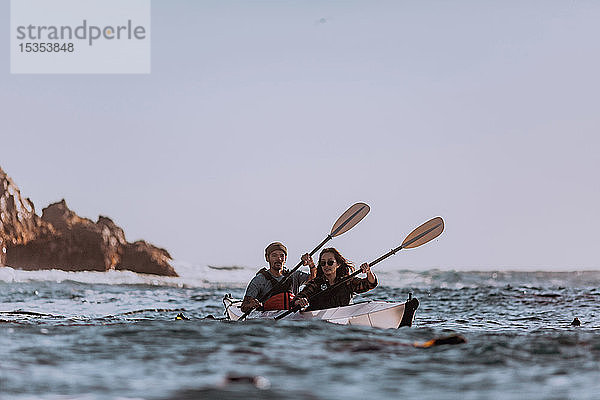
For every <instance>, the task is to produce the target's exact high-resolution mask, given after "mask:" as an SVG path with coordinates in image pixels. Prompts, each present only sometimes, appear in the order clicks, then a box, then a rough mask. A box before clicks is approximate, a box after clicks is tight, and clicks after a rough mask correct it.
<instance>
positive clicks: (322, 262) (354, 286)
mask: <svg viewBox="0 0 600 400" xmlns="http://www.w3.org/2000/svg"><path fill="white" fill-rule="evenodd" d="M360 269H361V270H362V272H364V273H366V274H367V276H366V277H365V278H357V277H353V278H351V279H350V280H349V281H348V282H346V284H344V285H340V286H338V287H337V288H335V289H333V290H332V291H329V292H327V293H325V294H324V295H318V293H320V292H321V291H323V290H325V289H327V288H328V287H330V286H333V285H334V284H335V283H337V282H339V281H341V280H343V279H345V278H346V277H347V276H348V275H350V274H351V273H352V272H353V271H354V267H353V265H352V263H351V262H350V261H348V260H346V259H345V258H344V256H342V255H341V254H340V252H339V251H338V250H337V249H335V248H333V247H330V248H327V249H324V250H323V251H321V254H320V255H319V265H318V266H317V276H316V277H315V278H314V279H312V280H310V281H308V282H307V283H306V286H305V287H304V289H302V291H300V293H298V294H297V295H296V298H295V299H294V305H296V306H301V307H306V306H308V305H309V307H308V310H322V309H325V308H332V307H341V306H347V305H348V304H350V300H351V299H352V295H353V294H355V293H364V292H367V291H369V290H371V289H373V288H374V287H376V286H377V277H376V276H375V275H374V274H373V273H372V272H371V267H369V264H367V263H364V264H362V265H361V266H360ZM308 299H310V303H309V300H308Z"/></svg>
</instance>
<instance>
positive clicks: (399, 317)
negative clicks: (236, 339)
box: [223, 295, 419, 329]
mask: <svg viewBox="0 0 600 400" xmlns="http://www.w3.org/2000/svg"><path fill="white" fill-rule="evenodd" d="M223 304H224V306H225V314H226V315H227V317H228V318H229V319H230V320H232V321H237V320H238V319H239V318H240V317H241V316H242V315H243V314H244V313H243V312H242V310H240V305H241V304H242V302H241V300H239V299H233V298H231V297H230V296H229V295H226V296H225V297H224V298H223ZM418 306H419V301H418V300H417V299H409V300H408V301H406V302H405V303H400V302H391V301H367V302H363V303H356V304H350V305H348V306H344V307H335V308H328V309H325V310H316V311H301V312H295V313H292V314H290V315H287V316H286V317H284V318H283V319H285V320H296V321H298V320H299V321H307V320H321V321H327V322H332V323H334V324H340V325H360V326H371V327H374V328H382V329H389V328H399V327H401V326H411V325H412V323H413V320H414V316H415V311H416V310H417V307H418ZM283 312H284V311H283V310H278V311H253V312H251V313H250V315H248V317H247V318H248V319H274V318H275V317H276V316H278V315H280V314H281V313H283Z"/></svg>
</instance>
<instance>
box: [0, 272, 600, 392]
mask: <svg viewBox="0 0 600 400" xmlns="http://www.w3.org/2000/svg"><path fill="white" fill-rule="evenodd" d="M176 269H177V270H178V271H179V272H180V274H181V275H182V277H181V278H161V277H153V276H146V275H137V274H134V273H130V272H109V273H93V272H83V273H69V272H63V271H34V272H26V271H19V270H13V269H11V268H0V399H3V400H4V399H281V398H285V399H367V398H368V399H391V398H413V399H436V400H437V399H598V398H600V379H599V378H600V363H599V361H600V335H599V332H600V331H599V329H600V312H599V311H600V308H599V306H598V303H599V301H600V290H599V286H600V272H502V271H485V272H459V271H441V270H429V271H407V270H393V269H385V270H384V269H382V270H381V271H376V272H377V274H378V276H379V280H380V286H379V287H378V288H376V289H375V290H373V291H371V292H369V293H368V294H367V295H365V296H362V297H363V298H372V299H381V300H404V299H406V298H407V296H408V293H409V292H410V293H412V294H413V296H415V297H417V298H418V299H419V300H420V307H419V309H418V310H417V313H416V317H415V322H414V325H413V326H412V327H404V328H400V329H390V330H382V329H373V328H366V327H346V326H338V325H334V324H329V323H326V322H318V321H313V322H309V321H303V322H292V321H245V322H241V323H240V322H230V321H225V320H220V318H221V317H222V316H223V306H222V302H221V300H222V297H223V295H224V294H225V293H231V294H232V295H233V296H234V297H240V296H242V294H243V291H244V287H245V284H246V282H247V281H248V280H249V279H250V277H251V276H252V275H253V273H254V272H255V271H254V269H252V268H242V267H236V266H224V267H208V266H193V265H186V264H181V265H176ZM359 299H360V298H359ZM357 300H358V299H357ZM180 312H182V313H183V314H184V315H186V316H187V317H189V318H190V320H175V316H176V315H177V314H178V313H180ZM207 316H213V317H215V319H213V318H206V317H207ZM575 317H577V318H578V319H579V320H580V321H581V326H578V327H574V326H571V321H572V320H573V319H574V318H575ZM454 334H458V335H461V336H463V337H464V338H465V339H466V341H467V342H466V343H463V344H457V345H443V346H437V347H430V348H426V349H425V348H418V347H415V346H413V344H414V343H415V342H425V341H427V340H430V339H433V338H439V337H445V336H448V335H454Z"/></svg>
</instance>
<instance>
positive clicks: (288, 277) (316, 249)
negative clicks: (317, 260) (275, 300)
mask: <svg viewBox="0 0 600 400" xmlns="http://www.w3.org/2000/svg"><path fill="white" fill-rule="evenodd" d="M332 238H333V236H331V235H327V237H326V238H325V239H324V240H323V241H322V242H321V243H319V245H318V246H317V247H315V248H314V249H313V251H311V252H310V253H308V254H309V256H311V257H312V256H313V254H315V253H316V252H317V251H319V249H320V248H321V247H323V246H325V243H327V242H329V241H330V240H331V239H332ZM301 266H302V261H300V262H299V263H298V265H296V266H295V267H294V269H292V270H291V271H290V272H289V273H288V275H287V276H286V277H285V278H283V279H282V280H281V281H279V283H277V285H275V286H273V287H272V288H271V290H269V291H268V292H267V293H266V294H265V295H264V296H261V297H260V299H258V301H260V302H261V303H262V302H263V301H265V300H267V299H268V298H270V297H271V296H272V295H273V293H275V292H276V291H277V290H279V289H281V288H282V287H283V285H285V284H286V283H287V282H288V281H289V280H290V279H291V278H292V274H293V273H294V272H296V271H297V270H298V268H300V267H301ZM253 310H254V309H251V310H249V311H246V312H245V313H244V314H243V315H242V316H241V317H240V318H238V321H243V320H244V318H246V317H247V316H248V314H250V313H251V312H252V311H253Z"/></svg>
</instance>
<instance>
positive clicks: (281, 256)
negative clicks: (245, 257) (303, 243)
mask: <svg viewBox="0 0 600 400" xmlns="http://www.w3.org/2000/svg"><path fill="white" fill-rule="evenodd" d="M265 259H266V260H267V262H268V263H269V268H268V269H267V268H263V269H261V270H260V271H258V273H257V274H256V276H255V277H254V278H252V280H251V281H250V283H249V284H248V287H247V288H246V294H245V295H244V300H243V302H242V306H241V307H240V309H241V310H242V311H243V312H247V311H249V310H252V309H255V308H258V309H264V310H286V309H288V308H289V307H290V302H291V301H292V300H293V298H294V295H295V294H296V293H298V292H299V290H300V286H301V285H303V284H304V283H306V281H307V280H309V279H312V278H314V277H315V276H316V274H317V267H315V264H314V262H313V260H312V258H311V257H310V255H308V254H304V255H303V256H302V264H303V265H308V266H309V268H310V275H309V274H307V273H306V272H302V271H295V272H294V273H292V275H291V276H290V278H289V279H288V280H287V282H286V283H285V285H284V286H283V287H281V288H280V289H279V290H277V292H276V293H274V294H273V295H272V296H271V297H270V298H269V299H267V300H266V301H265V303H264V304H262V303H261V302H260V301H259V299H262V298H263V297H264V296H265V295H267V293H269V291H270V290H271V289H272V288H273V287H274V286H275V285H277V284H278V283H279V282H281V281H282V280H283V279H285V278H286V277H287V276H288V275H289V271H288V270H287V269H286V268H285V261H286V259H287V248H286V247H285V246H284V245H283V244H282V243H280V242H273V243H271V244H270V245H268V246H267V248H266V249H265Z"/></svg>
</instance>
